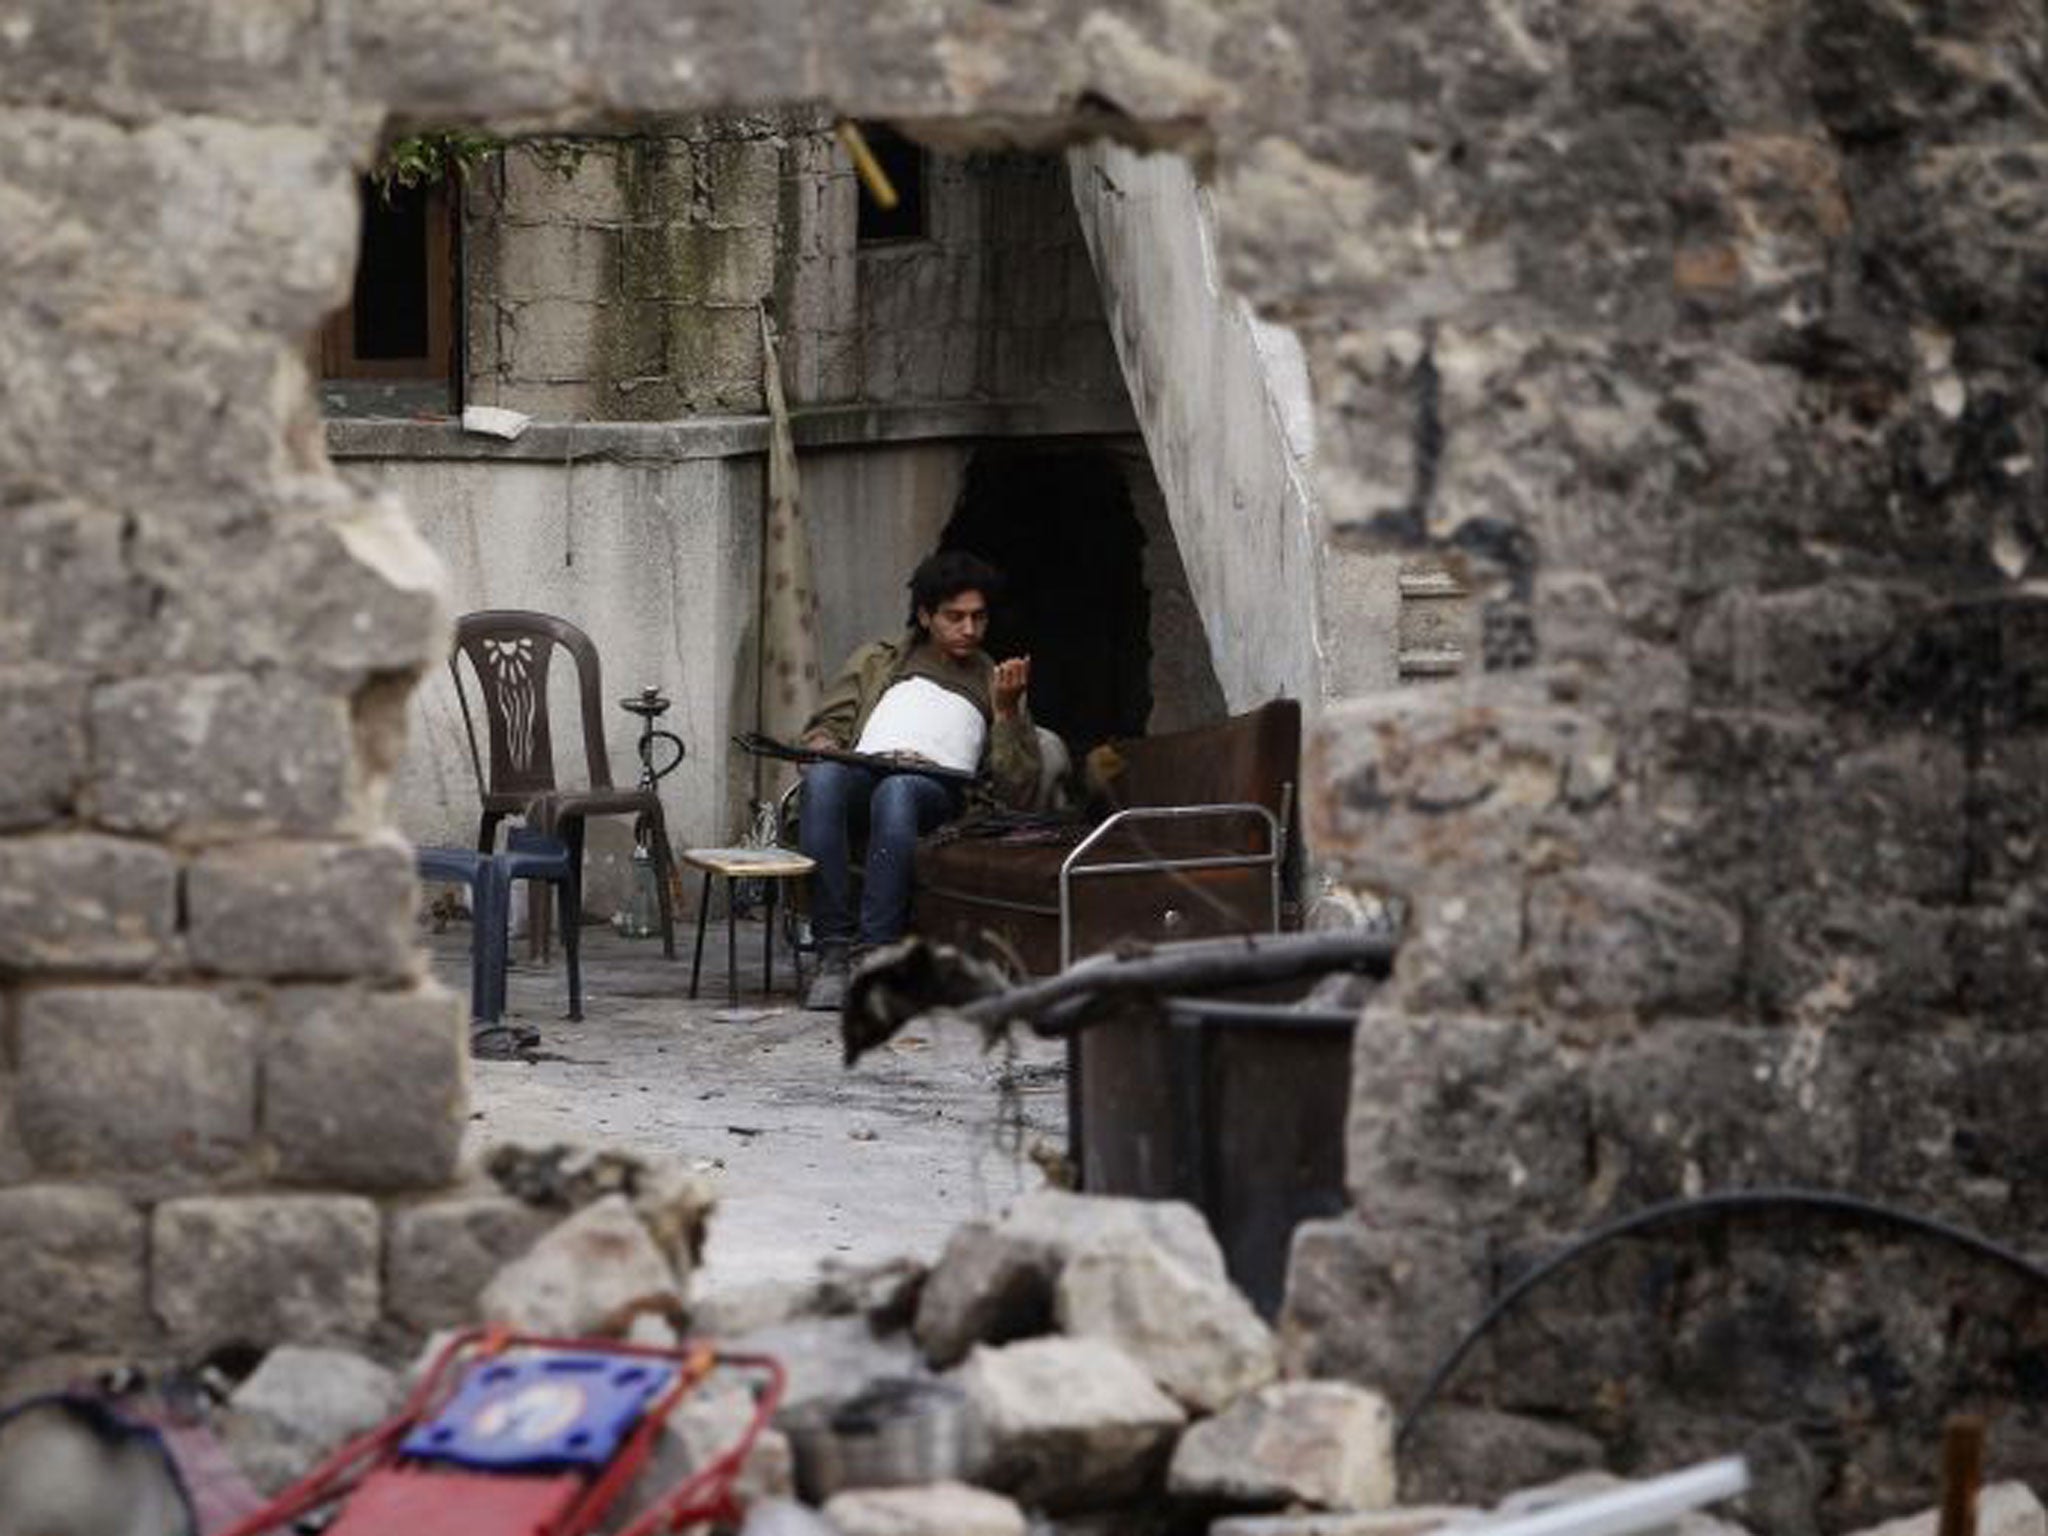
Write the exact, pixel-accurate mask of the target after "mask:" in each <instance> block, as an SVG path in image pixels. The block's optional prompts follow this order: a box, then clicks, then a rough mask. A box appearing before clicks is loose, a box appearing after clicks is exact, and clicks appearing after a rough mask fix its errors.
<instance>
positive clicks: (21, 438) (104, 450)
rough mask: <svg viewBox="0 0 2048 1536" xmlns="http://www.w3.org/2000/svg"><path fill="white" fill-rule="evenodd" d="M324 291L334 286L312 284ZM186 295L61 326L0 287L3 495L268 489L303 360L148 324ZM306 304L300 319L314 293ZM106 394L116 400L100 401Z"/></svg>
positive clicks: (165, 512)
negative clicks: (14, 301)
mask: <svg viewBox="0 0 2048 1536" xmlns="http://www.w3.org/2000/svg"><path fill="white" fill-rule="evenodd" d="M0 180H4V175H0ZM107 201H109V202H117V201H118V200H117V199H108V200H107ZM351 218H353V215H351ZM350 238H351V237H348V236H345V235H339V234H337V235H335V236H333V237H332V244H333V249H334V251H336V252H346V251H347V250H348V249H349V246H350ZM251 243H252V244H253V245H254V246H255V247H256V248H257V249H260V250H266V251H268V250H270V249H271V247H270V245H269V242H268V241H267V240H263V239H255V238H253V237H252V240H251ZM10 291H11V290H10ZM52 297H53V299H54V295H53V296H52ZM322 301H323V302H331V301H332V294H331V293H330V292H327V291H325V290H323V294H322ZM78 302H80V303H84V302H85V301H84V300H83V299H80V300H78ZM185 302H187V301H183V300H154V301H151V300H145V299H142V298H138V297H132V296H131V297H129V298H126V299H124V300H122V301H120V302H118V303H114V302H111V301H110V304H109V306H108V307H105V308H103V309H102V310H101V311H100V312H99V313H98V316H97V319H96V323H95V324H94V325H92V326H90V327H82V326H75V325H74V326H68V327H59V326H58V325H57V324H56V323H55V321H54V320H53V319H51V318H50V316H49V315H48V314H47V313H38V312H34V311H29V312H24V311H22V310H20V309H18V308H14V307H11V306H10V305H9V303H8V297H7V294H6V293H0V376H4V377H5V378H6V379H7V381H8V402H9V407H10V408H9V410H8V412H7V413H6V414H5V415H4V416H0V487H5V488H6V489H7V491H8V493H9V494H10V497H11V498H19V497H22V496H27V497H29V498H34V497H37V496H47V495H49V494H50V493H51V492H52V491H53V489H54V488H56V487H60V486H61V487H62V488H63V489H64V491H65V493H66V494H68V495H72V496H76V497H78V498H80V499H81V500H82V501H84V502H86V503H89V504H96V505H100V506H106V507H120V506H125V505H130V504H132V503H133V502H134V501H136V500H137V499H138V491H137V487H138V486H148V487H149V488H150V489H149V492H148V493H147V495H146V496H145V497H142V498H141V499H145V500H147V501H148V503H149V504H150V506H151V508H152V510H153V511H154V512H156V513H157V514H158V515H162V516H180V517H183V516H194V517H196V516H213V515H217V514H218V512H219V511H220V509H221V508H223V507H234V508H238V509H240V510H242V511H243V512H244V513H247V514H249V515H254V514H253V513H252V512H251V509H252V508H255V507H259V506H262V505H265V504H267V502H266V498H269V497H272V496H274V495H275V492H276V485H275V476H276V473H277V471H276V462H277V456H278V444H279V443H280V442H281V441H284V440H286V439H287V437H288V436H290V435H291V433H292V432H293V430H294V428H296V429H297V430H298V431H300V432H301V433H303V432H304V431H307V430H311V429H315V428H317V425H318V419H317V417H312V416H310V415H309V411H310V396H309V394H308V392H307V389H306V380H305V371H304V364H303V363H302V362H301V361H300V360H299V358H298V357H297V355H296V354H295V353H294V352H293V351H292V350H291V348H290V347H289V346H288V345H287V344H286V343H285V342H283V341H282V340H279V339H278V338H277V337H276V336H274V335H270V334H266V333H264V332H261V331H256V330H252V329H250V328H248V327H247V326H245V325H242V324H239V323H237V324H233V325H228V324H211V325H209V324H191V325H176V326H172V325H159V324H155V323H153V321H152V317H153V316H154V315H155V314H156V313H157V311H159V310H160V309H162V308H164V307H165V306H166V305H168V306H169V307H170V308H171V309H173V310H177V309H178V308H179V306H180V305H181V304H183V303H185ZM306 309H307V315H306V324H307V325H311V324H312V323H313V320H314V319H315V318H317V313H318V305H314V304H308V305H307V306H306ZM116 394H118V396H119V398H120V400H121V402H122V405H121V409H119V410H109V409H108V408H107V401H108V400H109V399H110V398H112V397H114V396H115V395H116ZM9 563H10V564H11V563H12V561H10V562H9ZM78 618H79V620H80V621H81V622H83V619H84V615H83V614H80V615H78ZM60 654H61V653H60ZM52 659H56V658H55V657H53V658H52Z"/></svg>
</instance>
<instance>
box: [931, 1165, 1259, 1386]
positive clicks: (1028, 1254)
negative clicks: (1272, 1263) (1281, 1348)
mask: <svg viewBox="0 0 2048 1536" xmlns="http://www.w3.org/2000/svg"><path fill="white" fill-rule="evenodd" d="M1091 1247H1101V1248H1104V1249H1107V1250H1112V1251H1114V1250H1119V1249H1133V1248H1157V1249H1159V1250H1162V1251H1163V1252H1164V1254H1165V1255H1166V1256H1167V1257H1168V1258H1170V1259H1172V1260H1175V1261H1177V1262H1178V1263H1179V1264H1180V1266H1181V1267H1182V1268H1183V1269H1185V1270H1187V1271H1188V1272H1189V1273H1191V1274H1193V1275H1194V1276H1195V1277H1196V1278H1197V1279H1199V1280H1204V1281H1208V1282H1212V1283H1214V1284H1217V1285H1224V1284H1227V1283H1228V1281H1227V1280H1226V1279H1225V1276H1224V1269H1223V1253H1222V1250H1221V1249H1220V1248H1218V1247H1217V1246H1216V1239H1215V1237H1214V1236H1213V1235H1212V1234H1211V1233H1210V1231H1209V1227H1208V1223H1207V1222H1205V1221H1204V1220H1203V1219H1202V1215H1201V1213H1200V1212H1199V1211H1197V1210H1196V1209H1195V1208H1194V1207H1193V1206H1191V1205H1185V1204H1182V1203H1181V1202H1179V1201H1165V1200H1131V1199H1122V1198H1108V1197H1104V1196H1099V1195H1073V1194H1068V1193H1066V1192H1065V1191H1063V1190H1038V1191H1035V1192H1033V1193H1032V1194H1029V1195H1026V1196H1025V1197H1024V1198H1023V1199H1021V1200H1019V1201H1018V1202H1017V1203H1016V1204H1015V1205H1013V1206H1012V1207H1011V1208H1010V1210H1009V1211H1008V1212H1007V1213H1006V1214H1005V1215H1004V1217H1003V1219H1002V1221H1000V1222H999V1223H996V1224H994V1225H990V1224H988V1223H982V1222H973V1223H969V1224H967V1225H965V1226H963V1227H961V1228H959V1229H958V1230H957V1231H956V1232H955V1233H954V1234H953V1236H952V1237H951V1238H949V1239H948V1240H947V1243H946V1250H945V1252H944V1254H942V1255H941V1256H940V1259H939V1262H938V1263H937V1264H936V1265H935V1266H934V1267H933V1269H932V1272H931V1274H930V1275H929V1276H928V1277H927V1278H926V1280H925V1286H924V1291H923V1293H922V1295H921V1296H920V1297H919V1299H918V1308H917V1321H916V1334H917V1342H918V1345H919V1346H920V1347H921V1348H922V1349H923V1350H924V1352H925V1355H926V1357H927V1358H928V1359H930V1360H931V1362H932V1363H933V1364H934V1365H937V1366H948V1365H952V1364H953V1363H955V1362H956V1361H958V1360H960V1359H962V1358H963V1357H964V1356H965V1355H966V1353H967V1351H968V1348H969V1347H970V1346H971V1345H973V1344H976V1343H992V1344H999V1343H1006V1342H1008V1341H1009V1340H1011V1339H1017V1338H1023V1337H1026V1336H1027V1335H1030V1334H1033V1333H1038V1332H1043V1331H1045V1330H1046V1329H1048V1328H1050V1327H1051V1326H1052V1322H1053V1294H1054V1286H1055V1284H1056V1282H1057V1281H1058V1279H1059V1272H1060V1269H1061V1267H1062V1266H1063V1265H1065V1264H1066V1262H1067V1260H1068V1259H1069V1258H1070V1257H1072V1256H1073V1255H1074V1254H1075V1253H1076V1252H1079V1251H1081V1250H1083V1249H1086V1248H1091Z"/></svg>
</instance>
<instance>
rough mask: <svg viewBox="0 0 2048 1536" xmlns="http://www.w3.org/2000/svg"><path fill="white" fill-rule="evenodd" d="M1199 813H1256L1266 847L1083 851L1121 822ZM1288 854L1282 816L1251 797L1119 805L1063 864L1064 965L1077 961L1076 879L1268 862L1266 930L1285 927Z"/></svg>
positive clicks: (1243, 866) (1182, 817)
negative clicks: (1134, 854)
mask: <svg viewBox="0 0 2048 1536" xmlns="http://www.w3.org/2000/svg"><path fill="white" fill-rule="evenodd" d="M1196 816H1256V817H1258V818H1259V820H1260V821H1262V822H1263V823H1264V824H1265V828H1266V851H1265V852H1264V853H1230V854H1220V853H1219V854H1208V855H1196V856H1190V857H1186V858H1150V859H1124V860H1119V861H1118V862H1116V863H1113V864H1083V863H1082V862H1081V857H1082V855H1084V854H1085V853H1087V852H1088V850H1089V849H1090V848H1093V847H1094V846H1095V845H1096V844H1097V843H1099V842H1101V841H1102V839H1103V838H1104V837H1106V836H1108V835H1109V834H1110V833H1111V832H1112V831H1114V830H1116V829H1117V828H1118V827H1121V826H1127V825H1129V824H1131V823H1133V822H1140V821H1185V820H1188V819H1190V818H1192V817H1196ZM1285 857H1286V848H1285V846H1284V843H1283V841H1282V836H1281V831H1280V819H1279V818H1278V817H1277V816H1275V815H1274V814H1273V813H1272V812H1271V811H1269V810H1267V809H1266V807H1264V806H1263V805H1259V804H1256V803H1254V802H1252V801H1249V800H1238V801H1232V802H1229V803H1225V804H1217V805H1136V806H1131V807H1129V808H1127V809H1125V810H1121V811H1117V812H1115V813H1114V814H1112V815H1111V816H1109V817H1108V818H1107V819H1105V820H1104V821H1103V823H1102V824H1101V825H1100V826H1098V827H1096V828H1095V830H1094V831H1092V832H1090V833H1089V834H1088V835H1087V836H1086V837H1084V838H1082V839H1081V841H1080V842H1078V843H1076V844H1075V845H1074V848H1073V851H1072V852H1071V853H1069V854H1068V855H1067V856H1066V858H1065V859H1064V860H1063V861H1062V862H1061V864H1060V969H1061V970H1065V969H1066V968H1067V967H1068V966H1070V965H1072V964H1073V963H1074V882H1075V881H1076V880H1077V879H1080V878H1082V877H1084V876H1086V877H1093V876H1097V875H1155V874H1163V873H1167V872H1169V871H1173V870H1194V869H1247V868H1256V867H1258V866H1260V865H1264V866H1265V868H1266V872H1267V873H1266V885H1267V891H1268V915H1267V931H1268V932H1272V933H1278V932H1279V931H1280V865H1281V861H1282V860H1283V859H1284V858H1285Z"/></svg>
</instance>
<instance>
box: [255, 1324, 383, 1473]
mask: <svg viewBox="0 0 2048 1536" xmlns="http://www.w3.org/2000/svg"><path fill="white" fill-rule="evenodd" d="M400 1395H401V1393H400V1389H399V1382H398V1377H397V1376H396V1375H395V1374H394V1373H393V1372H391V1371H388V1370H386V1369H385V1368H384V1367H383V1366H381V1365H379V1364H377V1363H376V1362H375V1361H374V1360H368V1359H365V1358H364V1357H363V1356H361V1355H358V1354H355V1353H353V1352H351V1351H349V1350H345V1349H307V1348H303V1347H301V1346H299V1345H295V1344H280V1345H279V1346H278V1347H277V1348H276V1349H273V1350H272V1351H271V1352H270V1353H269V1354H267V1355H265V1356H264V1357H263V1363H262V1364H260V1365H258V1366H257V1367H256V1369H255V1371H254V1372H252V1373H251V1374H250V1376H249V1378H248V1379H247V1380H246V1381H244V1382H243V1383H242V1384H241V1385H240V1386H239V1387H237V1388H235V1390H234V1393H233V1395H232V1396H231V1397H229V1399H228V1411H227V1412H226V1413H225V1414H223V1415H222V1416H221V1418H220V1422H219V1424H218V1427H217V1433H218V1434H219V1436H220V1440H221V1443H222V1444H223V1445H224V1446H226V1448H227V1451H228V1454H229V1455H230V1456H232V1457H233V1458H234V1460H235V1463H236V1464H237V1465H238V1466H240V1467H241V1469H242V1471H243V1473H244V1474H245V1475H246V1476H247V1477H248V1479H249V1481H250V1482H252V1483H254V1484H255V1485H256V1487H257V1489H258V1490H259V1491H260V1492H262V1493H264V1494H274V1493H276V1492H278V1491H279V1490H280V1489H282V1488H284V1487H285V1486H286V1485H287V1484H289V1483H291V1482H292V1481H293V1480H295V1479H296V1478H298V1477H299V1476H300V1475H302V1474H303V1473H304V1472H305V1471H306V1469H307V1468H308V1467H310V1466H312V1465H313V1464H314V1463H315V1462H317V1461H318V1460H319V1459H320V1458H321V1457H323V1456H325V1455H326V1454H328V1453H329V1452H330V1451H332V1450H333V1449H334V1448H335V1447H336V1446H338V1445H341V1444H342V1443H343V1442H345V1441H347V1440H349V1439H351V1438H352V1437H354V1436H356V1435H360V1434H362V1433H363V1432H364V1431H365V1430H368V1429H372V1428H375V1427H376V1426H377V1425H378V1424H381V1423H382V1422H383V1421H384V1420H385V1419H387V1418H388V1417H390V1415H391V1414H392V1412H393V1411H394V1410H395V1409H396V1408H397V1407H398V1402H399V1398H400Z"/></svg>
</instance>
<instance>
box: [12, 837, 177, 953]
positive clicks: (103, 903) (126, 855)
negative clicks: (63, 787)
mask: <svg viewBox="0 0 2048 1536" xmlns="http://www.w3.org/2000/svg"><path fill="white" fill-rule="evenodd" d="M177 921H178V866H177V861H176V860H175V859H173V858H172V856H171V854H170V852H169V851H168V850H166V849H163V848H158V847H154V846H152V845H150V844H147V843H133V842H128V841H126V840H125V839H122V838H115V837H99V836H95V835H92V834H87V833H45V834H42V835H40V836H36V837H15V838H6V839H0V969H7V970H16V971H37V970H93V971H102V972H107V971H113V972H129V971H141V970H146V969H147V968H149V967H150V966H151V965H154V964H156V963H157V962H158V961H160V960H162V959H164V958H165V957H166V956H167V955H169V954H170V953H171V952H172V951H173V947H174V945H175V943H176V928H177Z"/></svg>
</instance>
